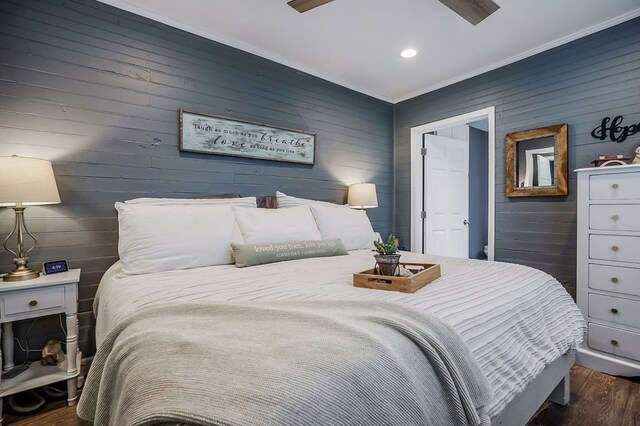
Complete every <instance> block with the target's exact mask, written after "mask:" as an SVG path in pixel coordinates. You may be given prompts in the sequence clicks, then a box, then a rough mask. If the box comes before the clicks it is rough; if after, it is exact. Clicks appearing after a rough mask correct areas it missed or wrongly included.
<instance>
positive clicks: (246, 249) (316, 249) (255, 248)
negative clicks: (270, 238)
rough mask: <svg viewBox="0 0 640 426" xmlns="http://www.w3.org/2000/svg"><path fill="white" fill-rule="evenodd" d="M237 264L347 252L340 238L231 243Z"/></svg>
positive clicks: (271, 261) (279, 260)
mask: <svg viewBox="0 0 640 426" xmlns="http://www.w3.org/2000/svg"><path fill="white" fill-rule="evenodd" d="M231 247H232V248H233V255H234V257H235V258H236V266H237V267H238V268H244V267H245V266H254V265H263V264H265V263H274V262H282V261H285V260H295V259H306V258H309V257H329V256H342V255H345V254H349V253H347V249H345V248H344V245H343V244H342V241H340V240H311V241H290V242H284V243H260V244H231Z"/></svg>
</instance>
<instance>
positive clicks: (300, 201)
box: [276, 191, 349, 209]
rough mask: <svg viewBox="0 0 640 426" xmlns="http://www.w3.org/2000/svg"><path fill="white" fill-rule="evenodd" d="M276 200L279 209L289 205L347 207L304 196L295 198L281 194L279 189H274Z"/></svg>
mask: <svg viewBox="0 0 640 426" xmlns="http://www.w3.org/2000/svg"><path fill="white" fill-rule="evenodd" d="M276 201H277V203H278V208H279V209H286V208H290V207H298V206H317V205H320V206H326V207H342V208H344V207H347V208H348V207H349V205H347V204H333V203H329V202H327V201H317V200H308V199H306V198H296V197H292V196H290V195H287V194H283V193H282V192H280V191H276Z"/></svg>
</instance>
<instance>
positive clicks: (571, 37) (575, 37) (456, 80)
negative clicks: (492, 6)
mask: <svg viewBox="0 0 640 426" xmlns="http://www.w3.org/2000/svg"><path fill="white" fill-rule="evenodd" d="M638 16H640V8H638V9H635V10H632V11H631V12H627V13H624V14H622V15H619V16H616V17H615V18H612V19H609V20H606V21H604V22H601V23H599V24H596V25H592V26H591V27H587V28H585V29H583V30H580V31H576V32H575V33H572V34H569V35H568V36H565V37H560V38H558V39H555V40H553V41H550V42H548V43H545V44H542V45H540V46H538V47H534V48H533V49H530V50H527V51H526V52H522V53H519V54H517V55H514V56H511V57H510V58H507V59H504V60H502V61H498V62H495V63H493V64H491V65H488V66H486V67H483V68H480V69H478V70H475V71H473V72H470V73H467V74H463V75H460V76H458V77H454V78H450V79H448V80H445V81H442V82H440V83H437V84H434V85H431V86H428V87H425V88H424V89H422V90H416V91H414V92H411V93H408V94H406V95H404V96H401V97H399V98H397V99H394V100H393V103H394V104H396V103H399V102H403V101H407V100H409V99H413V98H416V97H418V96H422V95H426V94H427V93H429V92H433V91H435V90H438V89H442V88H443V87H447V86H451V85H452V84H455V83H459V82H461V81H464V80H467V79H469V78H472V77H476V76H478V75H480V74H484V73H486V72H488V71H493V70H495V69H498V68H502V67H504V66H506V65H510V64H513V63H514V62H518V61H520V60H522V59H526V58H529V57H531V56H534V55H537V54H538V53H542V52H545V51H547V50H551V49H553V48H555V47H559V46H562V45H563V44H567V43H570V42H572V41H575V40H578V39H580V38H582V37H586V36H588V35H591V34H594V33H597V32H598V31H602V30H606V29H607V28H610V27H613V26H615V25H618V24H622V23H623V22H626V21H630V20H631V19H634V18H637V17H638Z"/></svg>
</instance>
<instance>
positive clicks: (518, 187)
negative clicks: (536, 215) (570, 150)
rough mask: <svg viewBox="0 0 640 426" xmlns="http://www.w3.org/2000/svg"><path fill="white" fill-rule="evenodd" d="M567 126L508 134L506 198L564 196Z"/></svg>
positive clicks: (566, 190) (557, 125)
mask: <svg viewBox="0 0 640 426" xmlns="http://www.w3.org/2000/svg"><path fill="white" fill-rule="evenodd" d="M567 129H568V126H567V124H566V123H565V124H556V125H553V126H547V127H540V128H537V129H530V130H522V131H519V132H513V133H508V134H507V137H506V146H505V160H506V164H505V167H506V169H505V172H506V183H507V185H506V194H507V197H540V196H549V195H567V193H568V188H567V176H568V162H567Z"/></svg>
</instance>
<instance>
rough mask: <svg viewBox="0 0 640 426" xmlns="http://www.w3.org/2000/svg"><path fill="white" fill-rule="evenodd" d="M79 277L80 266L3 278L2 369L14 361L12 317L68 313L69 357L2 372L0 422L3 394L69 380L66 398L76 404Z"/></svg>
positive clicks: (0, 320)
mask: <svg viewBox="0 0 640 426" xmlns="http://www.w3.org/2000/svg"><path fill="white" fill-rule="evenodd" d="M78 281H80V269H72V270H71V271H69V272H61V273H58V274H53V275H41V276H40V277H38V278H34V279H32V280H27V281H17V282H4V281H1V280H0V323H1V324H2V351H1V352H0V362H2V361H3V355H4V363H2V369H3V371H6V370H9V369H10V368H12V367H13V366H14V363H13V347H14V345H13V325H12V322H13V321H18V320H24V319H30V318H36V317H42V316H45V315H52V314H60V313H64V314H66V317H67V318H66V319H67V344H66V347H65V349H66V350H65V353H66V358H65V360H64V362H62V363H61V364H60V365H58V366H44V367H43V366H42V365H40V362H32V363H31V365H30V366H29V369H28V370H26V371H24V372H22V373H20V374H19V375H17V376H16V377H14V378H12V379H7V380H4V379H2V378H1V376H0V422H1V421H2V398H4V397H5V396H9V395H13V394H14V393H18V392H22V391H25V390H29V389H33V388H37V387H40V386H45V385H48V384H51V383H55V382H60V381H62V380H66V381H67V402H68V403H69V405H70V406H72V405H75V404H76V399H77V397H78V396H77V389H78V388H77V380H78V379H77V378H78V373H79V370H78V366H79V365H80V358H81V354H80V351H79V350H78Z"/></svg>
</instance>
